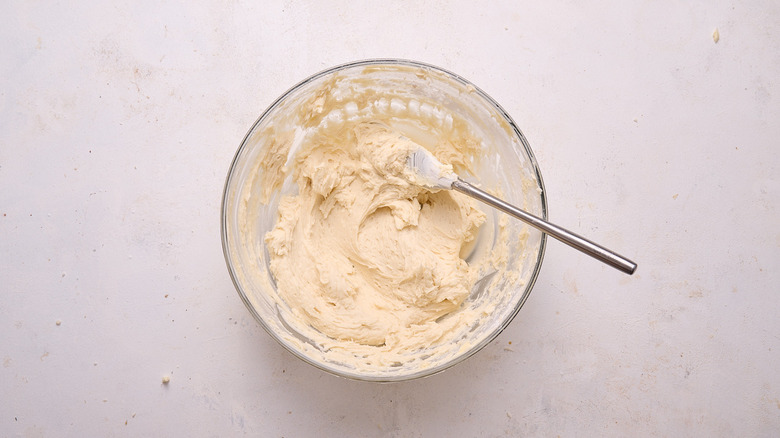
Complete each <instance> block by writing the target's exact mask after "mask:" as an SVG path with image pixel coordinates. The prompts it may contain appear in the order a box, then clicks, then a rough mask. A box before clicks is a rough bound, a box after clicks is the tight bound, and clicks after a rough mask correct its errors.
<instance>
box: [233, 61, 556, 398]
mask: <svg viewBox="0 0 780 438" xmlns="http://www.w3.org/2000/svg"><path fill="white" fill-rule="evenodd" d="M376 65H389V66H406V67H415V68H421V69H424V70H432V71H436V72H438V73H442V74H444V75H445V76H448V77H449V78H450V79H453V80H455V81H457V82H460V83H461V84H463V85H466V86H470V87H473V89H474V92H475V93H477V94H478V95H479V96H480V97H481V98H482V99H484V100H485V101H487V102H488V103H489V104H490V105H492V106H494V107H495V109H496V110H497V111H498V112H499V114H501V116H502V117H503V118H504V120H505V121H506V122H507V123H508V124H509V126H510V127H511V129H512V132H513V133H514V135H515V136H517V139H518V140H519V141H520V144H521V145H522V147H523V149H524V151H525V153H526V154H527V156H528V158H529V160H530V163H531V166H532V168H533V170H534V176H535V177H536V180H537V181H538V183H539V189H540V192H539V196H540V200H541V207H542V212H541V215H540V216H541V218H542V219H545V220H547V211H548V208H547V196H546V193H547V192H546V190H545V187H544V180H543V179H542V173H541V170H540V169H539V164H538V162H537V160H536V156H535V155H534V153H533V151H532V150H531V146H530V144H529V143H528V140H527V139H526V138H525V135H523V133H522V131H520V129H519V128H518V127H517V124H516V123H515V121H514V120H513V119H512V117H511V116H510V115H509V113H507V112H506V111H505V110H504V108H503V107H502V106H501V105H500V104H499V103H498V102H496V100H495V99H493V98H492V97H490V95H488V94H487V93H486V92H484V91H483V90H482V89H480V88H479V87H477V86H476V85H475V84H473V83H472V82H470V81H468V80H467V79H465V78H463V77H462V76H460V75H458V74H456V73H453V72H451V71H449V70H446V69H444V68H441V67H438V66H436V65H433V64H428V63H425V62H420V61H413V60H409V59H400V58H371V59H363V60H357V61H351V62H347V63H344V64H339V65H335V66H332V67H329V68H326V69H324V70H321V71H319V72H317V73H315V74H313V75H311V76H309V77H307V78H305V79H303V80H302V81H300V82H298V83H296V84H295V85H293V86H292V87H290V88H289V89H287V91H285V92H284V93H282V94H281V95H280V96H279V97H278V98H277V99H276V100H274V101H273V103H271V105H269V106H268V108H266V109H265V110H264V111H263V112H262V113H261V114H260V116H259V117H258V118H257V119H256V120H255V122H254V123H253V124H252V126H251V127H250V128H249V130H248V131H247V133H246V135H244V138H243V140H241V144H240V145H239V147H238V149H237V150H236V153H235V154H234V155H233V159H232V160H231V162H230V167H229V169H228V173H227V176H226V178H225V186H224V188H223V191H222V202H221V203H220V234H221V240H222V253H223V256H224V258H225V263H226V265H227V268H228V272H229V274H230V279H231V280H232V282H233V286H234V287H235V289H236V291H237V292H238V295H239V297H240V298H241V301H243V303H244V306H245V307H246V308H247V309H248V310H249V312H250V313H251V314H252V315H253V316H254V318H255V320H256V321H257V322H258V323H259V324H260V326H261V327H263V329H264V330H265V331H266V332H267V333H268V334H269V335H270V336H271V337H272V338H273V339H275V340H276V342H277V343H278V344H280V345H281V346H282V347H284V349H285V350H287V351H289V352H290V353H292V354H293V355H294V356H296V357H297V358H298V359H301V360H302V361H304V362H305V363H307V364H309V365H312V366H314V367H316V368H318V369H320V370H322V371H325V372H327V373H329V374H332V375H335V376H339V377H345V378H349V379H352V380H358V381H368V382H381V383H389V382H401V381H410V380H415V379H419V378H423V377H428V376H432V375H435V374H438V373H441V372H442V371H444V370H446V369H449V368H451V367H453V366H455V365H457V364H459V363H462V362H463V361H465V360H466V359H468V358H470V357H472V356H474V355H475V354H476V353H477V352H479V351H480V350H482V349H483V348H484V347H485V346H486V345H488V344H489V343H490V342H492V341H493V340H494V339H496V338H497V337H498V335H500V334H501V333H502V332H503V331H504V330H505V329H506V327H508V326H509V324H510V323H511V322H512V320H514V318H515V316H517V314H518V313H519V312H520V309H521V308H522V307H523V305H524V304H525V302H526V301H527V300H528V297H529V296H530V295H531V291H532V290H533V288H534V285H535V284H536V281H537V279H538V277H539V273H540V272H541V268H542V264H543V263H542V262H543V261H544V254H545V250H546V248H547V234H545V233H542V234H541V238H540V241H539V253H538V256H537V259H536V262H535V264H534V270H533V272H532V273H531V276H530V278H529V279H528V282H527V283H526V286H525V291H524V292H523V295H522V296H521V297H520V300H519V301H518V302H517V304H516V305H515V308H514V309H513V311H512V312H511V313H510V314H509V315H507V317H506V318H505V319H504V320H503V321H502V322H501V324H500V325H499V326H498V327H497V328H496V329H495V330H493V332H491V333H490V334H488V336H486V337H485V338H484V339H483V340H482V341H480V342H478V343H476V344H474V345H473V346H472V347H471V348H469V350H468V351H467V352H465V353H464V354H462V355H460V356H456V357H454V358H453V359H451V360H449V361H447V362H445V363H443V364H440V365H438V366H435V367H432V368H425V369H423V370H420V371H417V372H414V373H411V374H407V375H398V376H395V375H380V376H371V375H365V374H361V373H358V372H354V373H353V372H345V371H344V370H340V369H335V368H330V367H328V366H326V364H323V363H320V362H316V361H314V360H312V359H310V358H309V357H308V356H306V355H304V354H303V353H302V352H301V351H299V350H297V349H295V348H293V346H292V345H289V344H288V343H287V342H285V341H284V340H283V339H282V337H281V336H280V335H278V334H277V333H276V332H275V331H274V330H273V329H271V327H270V326H269V325H268V324H267V323H266V322H265V320H264V319H263V318H262V317H261V316H260V315H259V314H258V313H257V310H255V308H254V306H253V305H252V303H251V302H250V300H249V298H248V297H247V295H246V293H245V292H244V290H243V289H242V286H241V284H240V283H239V281H238V278H237V275H236V271H235V268H234V267H233V263H232V262H231V257H230V244H229V242H228V240H229V239H228V229H227V228H228V221H227V212H228V202H229V200H228V192H229V189H230V183H231V181H232V178H233V176H234V172H235V169H236V165H237V163H238V159H239V157H240V156H241V155H242V152H243V151H244V150H245V149H246V148H247V147H249V146H248V145H247V141H248V140H249V138H250V137H251V136H252V134H253V133H254V132H255V128H257V126H259V125H260V123H262V121H263V120H265V119H266V118H267V117H268V116H269V115H270V114H271V113H272V112H273V110H274V109H275V108H276V107H277V106H279V104H280V103H281V102H283V101H284V100H285V99H286V98H287V97H288V96H289V95H291V94H292V93H294V92H295V91H296V90H298V89H299V88H301V87H303V86H304V85H306V84H308V83H310V82H312V81H315V80H317V79H319V78H321V77H323V76H326V75H330V74H333V73H336V72H338V71H342V70H346V69H351V68H355V67H367V66H376Z"/></svg>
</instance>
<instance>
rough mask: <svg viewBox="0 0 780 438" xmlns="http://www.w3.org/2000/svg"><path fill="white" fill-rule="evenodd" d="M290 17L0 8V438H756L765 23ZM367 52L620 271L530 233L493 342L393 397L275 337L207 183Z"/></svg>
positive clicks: (271, 7)
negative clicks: (471, 116) (472, 88)
mask: <svg viewBox="0 0 780 438" xmlns="http://www.w3.org/2000/svg"><path fill="white" fill-rule="evenodd" d="M90 3H92V4H90ZM255 3H262V5H260V4H255ZM308 3H309V4H301V3H295V2H211V3H208V2H163V3H162V4H160V2H154V1H151V2H133V1H127V2H110V3H109V2H71V3H68V4H65V3H60V4H37V3H32V2H22V1H13V2H11V3H10V4H6V6H5V8H4V13H3V14H2V18H0V41H2V42H0V45H1V46H2V48H1V49H0V288H1V289H0V292H1V293H0V333H2V336H0V363H1V364H2V366H0V393H2V394H3V395H2V396H0V436H23V437H35V436H79V437H82V436H232V435H242V434H246V435H249V436H269V437H299V436H333V437H338V436H364V437H384V436H392V437H395V436H397V437H416V436H426V437H427V436H520V435H528V436H556V435H561V436H602V435H606V436H636V435H639V436H776V435H777V433H778V430H780V372H778V370H779V369H780V316H779V315H780V230H779V229H778V225H779V224H780V153H778V143H779V140H778V139H780V98H778V96H779V95H780V88H778V87H779V85H778V79H780V7H779V6H778V3H777V2H774V1H754V2H727V1H715V2H703V3H702V2H699V3H695V4H694V3H690V2H650V1H632V2H606V3H601V2H599V3H598V4H590V5H587V4H577V3H576V2H575V3H574V4H570V3H571V2H554V3H549V2H513V1H504V2H486V3H485V5H486V6H482V7H479V6H476V5H475V4H474V3H475V2H466V1H464V2H458V3H457V4H456V3H452V2H446V1H433V2H414V1H408V2H398V3H394V4H393V5H386V4H385V3H384V2H355V3H352V2H316V1H315V2H308ZM423 3H424V4H423ZM487 5H489V6H487ZM716 29H718V31H719V34H720V40H719V41H718V42H717V43H716V42H715V41H714V40H713V32H714V31H715V30H716ZM378 57H400V58H407V59H414V60H418V61H423V62H427V63H431V64H435V65H438V66H440V67H443V68H445V69H448V70H451V71H454V72H456V73H458V74H460V75H462V76H464V77H465V78H467V79H469V80H471V81H472V82H474V83H475V84H476V85H477V86H479V87H481V88H482V89H484V90H485V91H486V92H488V93H489V94H490V95H491V96H493V97H494V98H495V99H496V100H497V101H498V102H499V103H501V105H502V106H504V108H505V109H506V110H507V111H508V112H509V113H510V114H511V115H512V117H513V118H514V119H515V121H516V122H517V124H518V126H519V127H520V129H521V130H522V131H523V132H524V134H525V135H526V137H527V138H528V140H529V142H530V143H531V146H532V148H533V149H534V151H535V153H536V156H537V159H538V161H539V164H540V166H541V169H542V173H543V176H544V180H545V184H546V189H547V195H548V199H549V206H550V218H551V220H553V221H554V222H557V223H559V224H560V225H563V226H565V227H568V228H571V229H572V230H574V231H577V232H579V233H581V234H584V235H585V236H587V237H589V238H592V239H593V240H595V241H597V242H599V243H602V244H604V245H606V246H607V247H610V248H611V249H614V250H615V251H617V252H620V253H622V254H624V255H626V256H628V257H629V258H632V259H634V260H635V261H636V262H637V263H638V264H639V268H638V270H637V273H636V274H635V275H634V276H626V275H624V274H621V273H619V272H617V271H615V270H613V269H610V268H608V267H605V266H603V265H601V264H600V263H598V262H596V261H594V260H592V259H590V258H589V257H587V256H585V255H582V254H580V253H578V252H576V251H574V250H572V249H570V248H568V247H566V246H565V245H563V244H560V243H558V242H556V241H550V242H549V245H548V250H547V254H546V257H545V261H544V266H543V268H542V272H541V275H540V277H539V281H538V283H537V285H536V287H535V289H534V291H533V293H532V294H531V297H530V299H529V300H528V302H527V303H526V305H525V306H524V308H523V309H522V310H521V311H520V313H519V314H518V316H517V317H516V318H515V320H514V321H513V322H512V324H511V325H510V326H509V328H507V329H506V330H505V331H504V333H502V334H501V335H500V336H499V337H498V338H497V339H496V340H495V341H494V342H493V343H492V344H491V345H489V346H488V347H487V348H485V349H484V350H483V351H482V352H480V353H479V354H477V355H476V356H475V357H472V358H471V359H469V360H467V361H466V362H464V363H462V364H460V365H458V366H456V367H454V368H452V369H450V370H448V371H446V372H444V373H442V374H439V375H436V376H433V377H430V378H426V379H423V380H418V381H413V382H408V383H401V384H387V385H379V384H367V383H361V382H353V381H349V380H345V379H342V378H337V377H334V376H331V375H328V374H325V373H323V372H321V371H319V370H318V369H315V368H313V367H311V366H309V365H306V364H304V363H302V362H301V361H299V360H298V359H296V358H295V357H293V356H292V355H291V354H289V353H288V352H287V351H285V350H284V349H283V348H282V347H281V346H279V345H278V344H276V342H275V341H273V340H272V339H271V337H270V336H268V335H267V334H266V333H265V332H264V331H263V330H262V328H261V327H260V326H259V325H258V324H257V323H256V322H255V321H254V320H253V319H252V317H251V316H250V314H249V312H248V311H247V310H246V309H245V308H244V306H243V304H242V303H241V301H240V300H239V298H238V295H237V293H236V291H235V290H234V287H233V284H232V282H231V280H230V277H229V276H228V273H227V269H226V267H225V263H224V259H223V256H222V249H221V244H220V234H219V206H220V197H221V194H222V188H223V183H224V177H225V175H226V173H227V170H228V166H229V164H230V161H231V159H232V157H233V154H234V153H235V150H236V148H237V147H238V145H239V143H240V141H241V139H242V137H243V135H244V133H245V132H246V131H247V130H248V129H249V127H250V126H251V125H252V123H253V122H254V120H255V119H256V118H257V117H258V116H259V115H260V113H261V112H262V111H263V110H264V109H265V108H266V107H267V106H268V105H270V104H271V102H273V100H274V99H276V98H277V97H278V96H279V95H281V94H282V93H283V92H284V91H285V90H287V89H288V88H289V87H291V86H292V85H294V84H295V83H296V82H298V81H299V80H301V79H303V78H305V77H307V76H309V75H310V74H312V73H315V72H317V71H319V70H322V69H324V68H327V67H330V66H332V65H336V64H340V63H343V62H347V61H352V60H357V59H364V58H378ZM57 321H59V322H60V323H59V324H57ZM165 375H168V376H170V383H168V384H167V385H164V384H162V382H161V379H162V377H163V376H165Z"/></svg>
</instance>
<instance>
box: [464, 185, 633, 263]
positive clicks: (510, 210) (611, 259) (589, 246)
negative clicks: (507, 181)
mask: <svg viewBox="0 0 780 438" xmlns="http://www.w3.org/2000/svg"><path fill="white" fill-rule="evenodd" d="M452 188H453V189H454V190H457V191H459V192H461V193H463V194H465V195H468V196H471V197H472V198H475V199H478V200H480V201H482V202H484V203H485V204H488V205H490V206H493V207H495V208H497V209H499V210H501V211H503V212H504V213H507V214H509V215H512V216H514V217H516V218H518V219H520V220H521V221H523V222H525V223H527V224H528V225H530V226H532V227H534V228H536V229H537V230H539V231H541V232H543V233H546V234H549V235H550V236H553V237H555V238H556V239H558V240H560V241H561V242H563V243H565V244H567V245H569V246H571V247H573V248H576V249H578V250H580V251H582V252H584V253H585V254H588V255H589V256H591V257H593V258H595V259H597V260H600V261H602V262H604V263H606V264H608V265H609V266H612V267H613V268H615V269H618V270H620V271H623V272H625V273H626V274H628V275H631V274H633V273H634V271H635V270H636V263H634V262H632V261H631V260H629V259H627V258H625V257H623V256H621V255H619V254H616V253H614V252H612V251H610V250H608V249H607V248H604V247H603V246H600V245H597V244H595V243H593V242H591V241H590V240H588V239H586V238H584V237H582V236H579V235H577V234H574V233H572V232H571V231H568V230H566V229H564V228H561V227H559V226H557V225H555V224H551V223H549V222H547V221H545V220H544V219H541V218H538V217H536V216H534V215H532V214H530V213H527V212H525V211H523V210H520V209H519V208H517V207H515V206H514V205H512V204H509V203H507V202H505V201H502V200H501V199H498V198H496V197H495V196H493V195H491V194H489V193H486V192H484V191H482V190H480V189H478V188H476V187H474V186H472V185H471V184H469V183H467V182H466V181H463V180H461V179H457V180H456V181H455V182H453V183H452Z"/></svg>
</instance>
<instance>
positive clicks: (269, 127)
mask: <svg viewBox="0 0 780 438" xmlns="http://www.w3.org/2000/svg"><path fill="white" fill-rule="evenodd" d="M356 94H360V95H361V99H360V100H359V101H360V102H363V104H365V102H367V101H370V99H371V96H377V99H378V98H379V97H382V98H384V99H385V100H384V102H386V103H387V105H385V106H387V110H388V111H393V108H395V107H397V106H398V105H400V106H401V107H403V108H404V111H402V112H401V113H399V114H398V116H397V117H396V118H395V119H394V121H395V123H396V126H395V127H396V128H397V129H399V130H401V131H402V132H403V133H404V134H405V135H406V136H407V137H410V138H412V139H413V140H416V141H418V142H420V143H423V144H424V143H425V141H426V136H428V137H430V134H431V133H430V132H426V127H425V126H424V125H425V123H422V125H421V123H420V118H421V117H422V116H421V115H420V114H422V113H423V112H425V114H427V116H426V117H427V119H426V120H429V122H428V123H434V124H439V125H441V124H447V123H453V120H454V121H456V122H457V121H459V120H460V121H463V122H465V124H466V125H468V129H469V130H470V132H471V133H472V134H473V136H474V138H478V139H479V140H480V142H479V145H478V146H479V150H480V152H479V153H478V154H477V156H475V157H474V158H473V162H474V166H473V167H474V168H476V171H475V172H474V175H461V176H462V177H463V178H464V179H466V180H468V181H470V182H475V183H478V184H479V185H480V186H482V187H484V188H486V189H488V190H492V191H493V192H494V193H496V194H499V195H500V196H501V197H503V198H504V199H506V200H507V201H509V202H510V203H512V204H514V205H517V206H520V207H521V208H524V209H525V210H526V211H529V212H530V213H532V214H535V215H537V216H539V217H542V218H544V219H546V218H547V203H546V199H545V195H544V193H545V192H544V185H543V183H542V176H541V173H540V171H539V167H538V165H537V163H536V159H535V158H534V155H533V153H532V151H531V148H530V146H529V145H528V142H527V141H526V139H525V137H524V136H523V134H522V133H521V132H520V130H519V129H518V128H517V126H516V125H515V123H514V121H512V119H511V118H510V117H509V115H508V114H507V113H506V112H505V111H504V110H503V109H502V108H501V106H500V105H499V104H498V103H496V101H494V100H493V99H492V98H491V97H490V96H488V95H487V94H485V93H484V92H483V91H481V90H480V89H479V88H477V87H476V86H474V85H473V84H471V83H470V82H468V81H467V80H465V79H463V78H461V77H460V76H458V75H456V74H453V73H450V72H448V71H446V70H442V69H440V68H438V67H435V66H432V65H428V64H423V63H419V62H413V61H406V60H390V59H380V60H366V61H358V62H353V63H349V64H345V65H340V66H337V67H333V68H330V69H328V70H325V71H322V72H320V73H317V74H315V75H313V76H311V77H309V78H307V79H305V80H303V81H302V82H300V83H299V84H297V85H295V86H294V87H292V88H291V89H290V90H289V91H287V92H286V93H284V94H283V95H282V96H281V97H280V98H279V99H277V100H276V101H275V102H274V103H273V104H272V105H271V106H270V107H269V108H268V109H267V110H266V111H265V112H264V113H263V114H262V115H261V116H260V118H258V119H257V121H256V122H255V123H254V125H253V126H252V128H251V129H250V130H249V132H248V133H247V135H246V137H245V138H244V140H243V142H242V143H241V145H240V147H239V148H238V151H237V152H236V155H235V157H234V159H233V162H232V164H231V166H230V170H229V172H228V176H227V181H226V183H225V190H224V194H223V199H222V224H221V225H222V246H223V250H224V254H225V260H226V262H227V266H228V270H229V271H230V275H231V277H232V279H233V283H234V284H235V286H236V289H237V291H238V293H239V295H240V297H241V299H242V300H243V302H244V304H245V305H246V307H247V308H248V309H249V311H250V312H251V313H252V315H254V317H255V319H257V321H258V322H259V323H260V324H261V325H262V326H263V328H265V330H266V331H267V332H268V333H269V334H270V335H271V336H272V337H273V338H275V339H276V340H277V341H278V342H279V343H280V344H281V345H282V346H284V347H285V348H286V349H287V350H289V351H290V352H292V353H293V354H294V355H295V356H297V357H299V358H300V359H302V360H304V361H305V362H307V363H309V364H311V365H314V366H316V367H318V368H320V369H322V370H325V371H327V372H330V373H333V374H336V375H339V376H344V377H348V378H353V379H358V380H367V381H384V382H387V381H400V380H409V379H413V378H418V377H423V376H428V375H431V374H434V373H437V372H439V371H442V370H444V369H446V368H448V367H450V366H452V365H454V364H456V363H459V362H461V361H463V360H464V359H466V358H467V357H470V356H472V355H473V354H475V353H476V352H477V351H479V350H480V349H482V348H483V347H484V346H485V345H487V344H488V343H489V342H490V341H491V340H493V339H494V338H495V337H496V336H497V335H498V334H499V333H501V331H502V330H503V329H504V328H505V327H506V326H507V325H508V324H509V323H510V322H511V320H512V319H513V318H514V316H515V315H516V314H517V312H518V311H519V310H520V308H521V307H522V306H523V303H524V302H525V301H526V299H527V298H528V296H529V294H530V293H531V289H532V288H533V286H534V282H535V281H536V278H537V275H538V274H539V270H540V268H541V264H542V259H543V256H544V248H545V236H544V234H542V233H540V232H538V231H536V230H534V229H532V228H530V227H528V226H527V225H525V224H523V223H521V222H519V221H517V220H514V219H510V218H508V217H502V214H501V213H499V212H497V211H494V210H492V209H490V208H489V207H487V206H480V207H482V209H483V211H484V212H485V213H486V214H487V221H486V222H485V224H483V225H482V228H481V229H480V233H479V237H478V239H477V243H476V244H475V248H474V249H473V250H472V251H471V254H470V255H468V256H467V258H466V261H468V262H469V263H471V262H472V261H474V259H475V258H478V257H491V256H493V255H495V253H496V252H497V251H505V252H506V253H505V260H506V265H505V266H504V267H503V268H502V269H495V270H491V271H486V272H483V273H482V276H481V279H480V280H479V281H477V282H476V284H475V285H474V287H473V289H472V293H471V295H470V296H469V298H468V299H467V300H466V302H464V303H463V306H464V307H470V308H474V309H480V311H481V313H482V314H483V318H480V319H478V320H475V321H474V322H473V323H471V324H468V325H466V326H464V327H463V329H462V330H460V331H458V332H457V333H453V334H452V336H450V337H448V338H446V339H445V341H444V342H443V343H442V345H437V346H434V347H435V348H434V347H431V348H430V349H427V348H426V349H423V350H420V351H416V352H411V353H409V358H408V361H404V362H403V363H395V364H391V365H385V366H374V367H372V366H366V365H365V364H366V363H370V362H371V360H370V357H369V358H366V357H365V355H363V356H362V357H354V358H353V359H356V360H357V361H358V362H360V361H362V362H361V363H362V364H363V365H361V366H355V365H354V363H353V361H352V360H351V359H350V357H349V356H350V352H349V351H343V350H342V349H334V348H330V347H327V346H325V345H324V344H328V343H327V342H323V336H324V335H322V334H321V333H318V332H316V330H314V329H313V328H312V327H307V326H305V325H302V324H301V323H300V321H298V320H296V318H295V316H294V315H293V313H292V312H291V311H290V309H289V307H288V306H287V305H286V303H285V302H284V300H283V299H281V298H280V297H279V296H278V295H277V293H276V289H275V282H274V278H273V276H272V275H271V273H270V271H269V268H268V262H269V257H268V252H267V250H266V248H265V244H264V241H263V237H264V235H265V233H266V232H267V231H269V230H271V229H272V228H273V226H274V222H275V220H276V208H277V205H278V202H279V199H280V197H281V196H283V195H284V194H288V193H295V191H296V187H295V185H294V184H293V183H292V181H291V178H288V179H287V181H285V182H284V184H281V185H279V186H274V187H271V186H269V185H268V184H264V180H263V172H265V170H264V168H268V166H269V160H271V161H272V162H274V163H276V164H277V165H283V164H284V163H286V162H287V163H294V160H289V161H288V159H287V157H279V156H271V155H269V153H268V151H269V148H270V145H271V144H272V143H273V142H274V141H276V140H277V137H278V136H280V135H282V134H284V135H293V136H294V135H299V136H300V135H302V134H301V133H303V132H306V131H305V130H306V129H311V128H316V125H317V124H318V123H324V121H325V120H326V119H327V118H328V117H333V116H334V115H333V114H318V113H317V112H316V111H313V112H312V111H307V110H306V108H305V107H306V106H312V105H313V106H314V107H316V106H317V104H318V100H317V99H330V101H329V102H330V104H332V105H335V108H336V110H335V112H337V113H338V114H336V116H342V117H343V116H344V115H345V114H350V113H354V112H355V111H356V110H360V108H357V105H356V104H355V101H356V99H352V97H354V96H355V95H356ZM367 99H368V100H367ZM375 103H376V102H375ZM380 106H381V105H380ZM314 107H313V108H314ZM301 109H303V111H302V110H301ZM396 109H397V108H396ZM430 120H434V121H433V122H430ZM261 164H264V165H261ZM264 193H265V194H264ZM264 197H265V198H267V199H263V198H264Z"/></svg>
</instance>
